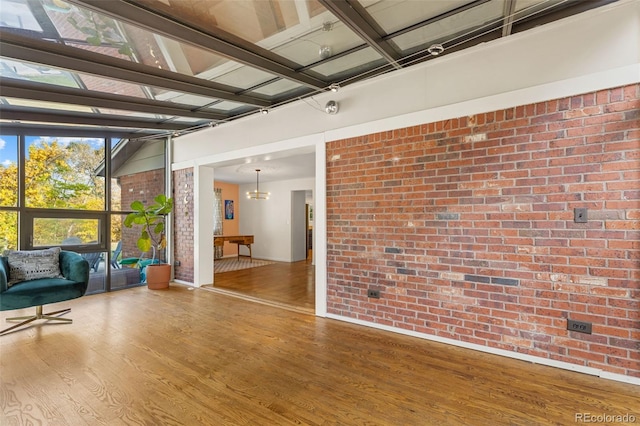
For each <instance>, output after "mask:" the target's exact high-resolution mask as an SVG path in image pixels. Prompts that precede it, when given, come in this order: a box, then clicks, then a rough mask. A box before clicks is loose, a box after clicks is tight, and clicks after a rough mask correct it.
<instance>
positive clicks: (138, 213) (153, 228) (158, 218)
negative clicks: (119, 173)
mask: <svg viewBox="0 0 640 426" xmlns="http://www.w3.org/2000/svg"><path fill="white" fill-rule="evenodd" d="M153 201H154V202H153V204H151V205H149V206H145V205H144V203H143V202H142V201H134V202H133V203H131V210H133V212H132V213H129V214H128V215H127V217H126V218H125V219H124V226H126V227H127V228H131V227H133V225H140V226H141V227H142V228H141V231H140V237H139V238H138V241H137V246H138V248H139V249H140V251H142V252H143V253H146V252H148V251H149V250H151V251H152V258H151V261H150V262H149V263H148V264H147V265H146V266H145V273H146V281H147V287H149V288H150V289H152V290H157V289H162V288H167V287H169V281H170V280H171V265H169V264H167V263H160V262H158V261H156V253H157V252H159V251H160V250H162V249H164V248H165V247H166V246H167V240H166V239H165V235H164V229H165V218H166V216H167V214H169V213H170V212H171V210H172V209H173V200H172V199H171V198H167V196H166V195H164V194H160V195H157V196H156V197H155V198H154V199H153ZM141 262H143V260H142V259H139V260H138V264H140V263H141ZM144 262H145V263H147V262H148V261H144Z"/></svg>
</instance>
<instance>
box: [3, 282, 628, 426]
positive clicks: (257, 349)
mask: <svg viewBox="0 0 640 426" xmlns="http://www.w3.org/2000/svg"><path fill="white" fill-rule="evenodd" d="M63 307H71V308H72V311H71V313H70V314H69V315H68V316H70V317H72V318H73V320H74V322H73V323H72V324H43V323H39V324H36V325H34V326H31V327H29V328H27V329H24V330H21V331H17V332H14V333H10V334H8V335H5V336H2V337H0V354H1V357H0V367H1V372H0V405H1V406H2V416H1V417H0V424H2V425H27V424H29V425H38V424H41V425H73V426H76V425H269V426H272V425H288V424H292V425H293V424H303V425H364V424H366V425H489V424H491V425H552V424H553V425H568V424H574V422H575V419H576V417H575V416H576V413H591V414H592V415H594V416H595V415H603V414H606V415H625V414H627V413H629V414H631V415H635V416H636V419H640V405H639V404H638V400H639V398H640V387H638V386H634V385H630V384H624V383H617V382H613V381H608V380H604V379H598V378H595V377H591V376H587V375H583V374H578V373H573V372H568V371H563V370H559V369H555V368H551V367H545V366H541V365H535V364H529V363H526V362H522V361H516V360H512V359H507V358H503V357H498V356H495V355H489V354H484V353H479V352H474V351H471V350H466V349H461V348H456V347H451V346H447V345H444V344H438V343H433V342H428V341H424V340H420V339H416V338H412V337H408V336H402V335H397V334H392V333H388V332H383V331H380V330H375V329H369V328H366V327H361V326H356V325H352V324H348V323H343V322H340V321H335V320H329V319H323V318H318V317H315V316H313V315H307V314H301V313H297V312H292V311H289V310H285V309H279V308H275V307H271V306H266V305H261V304H257V303H252V302H248V301H244V300H241V299H238V298H233V297H229V296H226V295H222V294H217V293H214V292H211V291H206V290H203V289H189V288H187V287H184V286H181V285H176V284H172V286H171V288H170V289H168V290H160V291H151V290H148V289H146V288H144V287H138V288H133V289H127V290H122V291H118V292H114V293H109V294H100V295H94V296H85V297H83V298H80V299H76V300H72V301H70V302H66V303H61V304H55V305H50V306H48V308H51V309H53V310H55V309H56V308H57V309H61V308H63ZM30 311H31V310H21V311H11V312H1V313H0V314H1V315H0V320H1V321H2V322H4V321H5V318H7V317H8V316H14V315H19V314H21V313H22V312H25V313H26V312H30ZM636 421H640V420H636Z"/></svg>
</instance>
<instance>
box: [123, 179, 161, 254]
mask: <svg viewBox="0 0 640 426" xmlns="http://www.w3.org/2000/svg"><path fill="white" fill-rule="evenodd" d="M164 187H165V177H164V169H157V170H150V171H147V172H141V173H135V174H132V175H127V176H121V177H120V188H121V191H120V192H121V197H122V209H123V210H124V211H129V210H130V209H131V207H130V206H131V203H132V202H133V201H135V200H139V201H142V202H143V203H144V204H145V205H147V204H150V203H152V202H153V198H154V197H155V196H156V195H158V194H164V192H165V191H164ZM139 236H140V227H139V226H134V227H133V228H125V227H124V226H123V227H122V258H123V259H124V258H127V257H139V256H140V249H139V248H138V247H137V246H136V241H138V237H139ZM145 257H151V253H150V252H149V253H145ZM159 258H160V259H162V260H165V259H166V257H165V255H164V253H160V257H159Z"/></svg>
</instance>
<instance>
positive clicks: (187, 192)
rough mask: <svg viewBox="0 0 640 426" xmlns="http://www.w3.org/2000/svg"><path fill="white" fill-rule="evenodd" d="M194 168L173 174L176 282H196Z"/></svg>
mask: <svg viewBox="0 0 640 426" xmlns="http://www.w3.org/2000/svg"><path fill="white" fill-rule="evenodd" d="M193 183H194V182H193V168H189V169H182V170H177V171H175V172H173V188H174V190H173V192H174V200H175V203H174V205H175V207H174V209H173V211H174V213H175V214H174V215H173V217H174V221H173V237H174V238H173V241H174V258H175V260H176V261H178V262H180V266H175V267H174V274H175V275H174V276H175V279H176V280H181V281H185V282H189V283H193V282H194V272H193V271H194V269H193V250H194V248H193V235H194V234H193V211H194V210H193Z"/></svg>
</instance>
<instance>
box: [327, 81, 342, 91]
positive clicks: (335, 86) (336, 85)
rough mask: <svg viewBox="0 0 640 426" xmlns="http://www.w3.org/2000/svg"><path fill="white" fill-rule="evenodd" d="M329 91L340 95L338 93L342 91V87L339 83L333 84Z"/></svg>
mask: <svg viewBox="0 0 640 426" xmlns="http://www.w3.org/2000/svg"><path fill="white" fill-rule="evenodd" d="M329 90H331V91H332V92H333V93H338V91H339V90H340V85H339V84H338V83H332V84H331V85H330V86H329Z"/></svg>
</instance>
